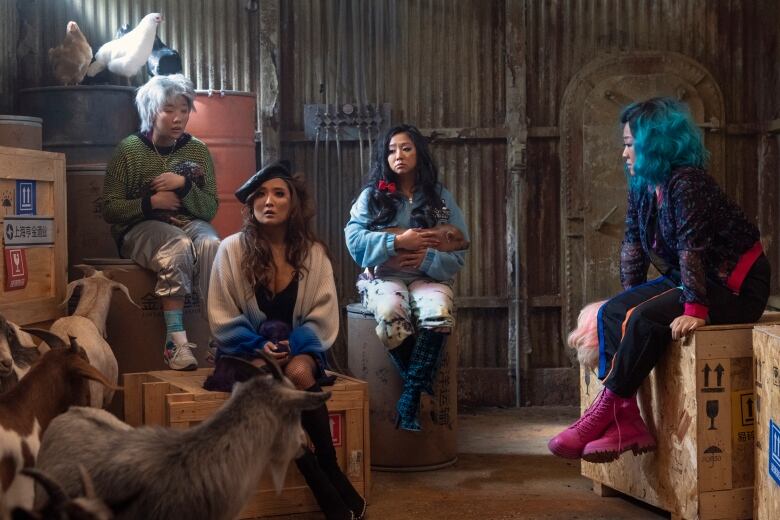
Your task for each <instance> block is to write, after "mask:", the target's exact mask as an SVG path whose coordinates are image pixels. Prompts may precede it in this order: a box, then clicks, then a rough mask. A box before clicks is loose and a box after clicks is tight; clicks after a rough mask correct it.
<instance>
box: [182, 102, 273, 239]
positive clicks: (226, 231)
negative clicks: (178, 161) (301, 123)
mask: <svg viewBox="0 0 780 520" xmlns="http://www.w3.org/2000/svg"><path fill="white" fill-rule="evenodd" d="M187 132H189V133H190V134H192V135H194V136H195V137H197V138H198V139H200V140H201V141H203V142H204V143H206V146H208V148H209V152H210V153H211V157H212V158H213V159H214V173H215V176H216V178H217V197H218V198H219V210H218V211H217V216H216V217H214V220H212V222H211V224H212V225H213V226H214V229H216V230H217V233H219V236H221V237H223V238H224V237H226V236H228V235H232V234H233V233H236V232H237V231H238V230H239V229H240V228H241V222H242V217H241V206H242V204H241V203H240V202H238V200H236V197H235V195H234V193H235V191H236V190H237V189H238V188H239V187H240V186H241V185H242V184H243V183H244V181H245V180H247V179H248V178H249V177H250V175H252V174H253V173H255V171H256V169H257V168H256V164H255V95H254V93H252V92H237V91H229V90H223V91H202V90H199V91H197V94H196V96H195V111H194V112H193V113H192V114H190V120H189V123H187Z"/></svg>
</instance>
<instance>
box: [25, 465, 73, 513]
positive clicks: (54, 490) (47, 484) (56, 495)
mask: <svg viewBox="0 0 780 520" xmlns="http://www.w3.org/2000/svg"><path fill="white" fill-rule="evenodd" d="M22 473H23V474H24V475H27V476H28V477H30V478H32V479H33V480H35V481H36V482H38V483H39V484H40V485H41V486H42V487H43V489H45V490H46V493H48V495H49V505H50V506H54V507H57V506H59V505H60V504H62V503H64V502H66V501H67V500H68V494H67V493H65V490H64V489H62V486H60V485H59V484H58V483H57V482H55V481H54V480H53V479H52V478H51V477H49V476H48V475H47V474H46V473H44V472H43V471H41V470H40V469H37V468H32V467H30V468H23V469H22Z"/></svg>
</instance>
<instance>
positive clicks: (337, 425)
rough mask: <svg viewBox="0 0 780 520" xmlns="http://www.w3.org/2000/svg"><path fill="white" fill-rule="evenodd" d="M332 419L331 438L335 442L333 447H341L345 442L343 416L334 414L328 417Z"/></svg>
mask: <svg viewBox="0 0 780 520" xmlns="http://www.w3.org/2000/svg"><path fill="white" fill-rule="evenodd" d="M328 418H329V419H330V438H331V440H332V441H333V446H341V443H342V440H343V437H344V435H343V433H344V431H343V428H342V424H341V414H340V413H332V414H329V415H328Z"/></svg>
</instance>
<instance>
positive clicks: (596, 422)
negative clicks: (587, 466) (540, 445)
mask: <svg viewBox="0 0 780 520" xmlns="http://www.w3.org/2000/svg"><path fill="white" fill-rule="evenodd" d="M623 400H624V399H623V398H621V397H620V396H619V395H617V394H616V393H614V392H613V391H612V390H609V389H608V388H605V389H604V390H602V391H601V393H600V394H599V395H598V397H596V400H595V401H593V404H591V405H590V406H589V407H588V409H587V410H585V413H583V414H582V417H580V418H579V419H578V420H577V422H575V423H574V424H572V425H571V426H569V427H568V428H566V429H565V430H563V431H562V432H561V433H559V434H558V435H556V436H555V437H553V438H552V439H550V442H548V443H547V447H548V448H549V449H550V451H551V452H552V453H553V455H557V456H558V457H563V458H564V459H579V458H580V457H581V456H582V450H583V449H584V448H585V445H587V444H588V443H589V442H591V441H595V440H596V439H598V438H599V437H601V435H602V434H603V433H604V432H605V431H606V430H607V428H608V427H609V425H610V424H612V423H613V422H614V420H615V414H616V413H617V407H618V404H619V402H620V401H623Z"/></svg>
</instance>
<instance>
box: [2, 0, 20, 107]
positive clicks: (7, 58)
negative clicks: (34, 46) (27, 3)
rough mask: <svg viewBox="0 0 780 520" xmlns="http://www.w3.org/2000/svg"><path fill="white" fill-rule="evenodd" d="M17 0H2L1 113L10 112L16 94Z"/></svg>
mask: <svg viewBox="0 0 780 520" xmlns="http://www.w3.org/2000/svg"><path fill="white" fill-rule="evenodd" d="M17 40H18V23H17V11H16V0H0V114H10V113H12V112H13V108H14V98H15V94H16V44H17Z"/></svg>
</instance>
